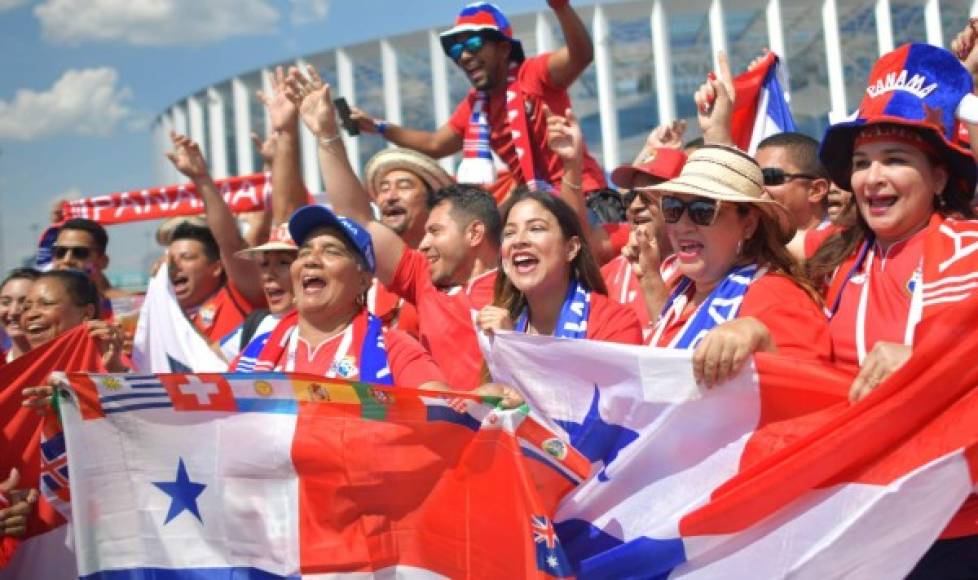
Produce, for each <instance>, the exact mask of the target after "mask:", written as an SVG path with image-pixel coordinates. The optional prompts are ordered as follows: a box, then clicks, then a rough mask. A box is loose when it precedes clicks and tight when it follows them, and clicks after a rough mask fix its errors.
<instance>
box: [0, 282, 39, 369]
mask: <svg viewBox="0 0 978 580" xmlns="http://www.w3.org/2000/svg"><path fill="white" fill-rule="evenodd" d="M37 276H38V272H37V270H35V269H33V268H16V269H15V270H13V271H11V272H10V274H8V275H7V277H6V278H5V279H4V281H3V283H2V284H0V326H2V327H3V331H4V332H6V333H7V336H8V337H9V338H10V343H11V344H10V351H9V352H7V353H5V354H4V355H3V359H0V366H3V365H4V364H6V363H8V362H10V361H12V360H14V359H15V358H17V357H19V356H20V355H22V354H24V353H25V352H27V351H29V350H30V349H31V345H30V343H29V342H28V341H27V334H26V333H25V332H24V328H23V327H22V326H21V324H20V316H21V314H22V313H23V312H24V304H25V303H26V301H27V294H28V293H29V292H30V290H31V287H32V286H33V285H34V280H36V279H37Z"/></svg>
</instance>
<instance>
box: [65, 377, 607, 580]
mask: <svg viewBox="0 0 978 580" xmlns="http://www.w3.org/2000/svg"><path fill="white" fill-rule="evenodd" d="M59 393H60V395H59V404H60V409H61V416H62V423H63V425H64V433H65V441H66V447H67V452H68V463H69V465H70V469H71V472H70V485H71V499H72V521H73V525H74V540H75V550H76V553H77V558H78V571H79V576H80V577H82V578H114V577H125V578H129V579H139V578H163V577H166V578H169V577H190V576H188V575H191V576H192V577H194V578H202V579H207V578H222V579H223V578H228V577H230V576H231V575H234V576H235V577H238V576H240V577H248V578H251V577H256V578H257V577H261V578H299V577H300V576H301V577H303V578H311V577H318V576H317V575H319V574H323V575H325V574H337V573H360V574H365V575H368V574H369V575H392V576H393V575H404V576H408V577H436V576H440V577H475V578H514V577H534V576H536V577H561V576H566V575H568V574H570V566H569V563H568V560H567V556H566V554H565V553H564V551H563V547H562V545H561V543H560V541H559V539H558V538H557V535H556V532H555V530H554V528H553V526H552V518H553V512H554V510H555V509H556V506H557V504H558V502H559V500H560V498H561V497H563V496H564V495H565V494H566V493H567V492H568V491H570V490H571V489H573V488H574V487H575V486H576V485H577V484H579V483H580V481H582V479H583V478H584V477H586V475H587V473H588V471H589V469H590V462H589V461H588V460H587V459H586V458H584V457H583V456H581V455H580V454H579V453H578V452H576V451H575V450H574V449H573V448H572V447H571V446H570V445H567V444H566V443H565V442H563V441H562V440H561V439H560V438H559V437H557V436H556V435H555V434H554V432H553V431H552V430H550V429H548V428H547V427H545V426H544V425H543V424H541V423H540V422H539V421H537V420H535V419H534V418H533V417H530V416H528V415H527V413H526V411H525V409H524V410H509V411H502V410H498V409H496V408H495V407H494V406H493V403H494V401H492V400H482V399H479V398H477V397H471V396H468V397H469V398H465V399H463V406H462V407H461V408H464V409H465V411H460V410H459V409H460V407H459V401H458V400H450V399H446V397H445V396H444V395H441V394H439V393H436V392H433V391H419V390H410V389H399V388H388V387H377V386H373V385H368V384H364V383H349V382H345V381H340V380H336V379H326V378H323V377H319V376H314V375H303V374H279V373H265V374H196V375H194V374H182V375H181V374H170V375H158V376H151V375H146V376H125V375H95V374H91V375H90V374H72V375H70V384H66V385H65V386H63V387H62V388H61V389H59ZM464 397H466V396H465V395H463V398H464Z"/></svg>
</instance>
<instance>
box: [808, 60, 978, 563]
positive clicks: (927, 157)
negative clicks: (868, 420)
mask: <svg viewBox="0 0 978 580" xmlns="http://www.w3.org/2000/svg"><path fill="white" fill-rule="evenodd" d="M972 91H973V81H972V77H971V76H970V75H969V73H968V71H967V70H965V68H964V67H963V66H961V63H960V62H959V61H958V60H957V59H956V58H955V57H954V56H953V55H952V54H951V53H950V52H948V51H946V50H944V49H941V48H938V47H935V46H930V45H924V44H907V45H904V46H901V47H900V48H898V49H896V50H894V51H893V52H890V53H888V54H885V55H883V56H882V57H880V59H879V60H878V61H877V62H876V64H875V65H874V67H873V69H872V71H871V72H870V75H869V81H868V83H867V88H866V93H865V94H864V96H863V100H862V102H861V103H860V105H859V110H858V111H857V112H856V114H855V116H854V117H853V118H852V119H849V120H847V121H845V122H842V123H838V124H836V125H833V126H831V127H829V129H828V130H827V131H826V133H825V137H824V138H823V140H822V147H821V151H820V153H819V154H820V157H821V159H822V163H823V164H825V166H826V168H827V169H828V170H829V173H830V174H831V176H832V179H833V180H834V181H835V182H836V183H838V184H839V185H840V186H842V187H844V188H846V189H849V190H850V191H852V192H853V195H854V200H855V206H856V209H857V210H858V212H857V214H858V215H857V223H856V224H855V225H854V226H851V227H849V228H847V229H846V230H844V231H842V232H840V233H839V234H836V235H834V236H833V237H831V238H829V239H828V240H827V241H826V242H825V243H824V244H823V245H822V247H821V248H820V249H819V251H818V252H817V253H816V254H815V256H814V257H813V258H812V259H811V260H810V261H809V263H808V268H809V272H810V273H811V274H812V276H813V279H815V280H825V279H829V285H828V286H829V289H828V294H827V297H826V305H827V306H828V310H829V312H830V313H831V320H830V323H829V326H830V329H831V334H832V349H833V358H834V359H835V362H836V363H837V364H838V365H840V366H843V367H849V368H852V369H856V368H858V374H857V376H856V379H855V381H853V384H852V386H851V388H850V391H849V398H850V400H851V401H853V402H855V401H859V400H861V399H863V398H864V397H866V396H867V395H869V394H870V393H871V392H873V391H874V390H875V389H876V388H877V386H879V385H880V383H882V382H883V381H884V380H885V379H886V378H887V377H889V376H890V375H891V374H893V373H894V372H895V371H896V370H897V369H898V368H900V367H901V366H902V365H903V364H904V363H905V362H906V361H907V359H908V358H910V355H911V352H912V351H913V348H914V344H915V338H916V337H915V330H916V328H917V327H918V324H919V323H920V322H921V321H928V320H933V319H934V318H935V317H940V318H938V320H940V326H941V327H943V328H945V329H948V330H949V336H955V340H958V339H959V336H960V335H959V334H958V333H955V332H953V331H951V329H954V328H955V325H956V324H957V322H956V321H957V319H958V318H959V316H956V314H957V313H959V312H960V309H961V308H963V307H965V306H966V305H967V304H969V302H970V303H972V304H973V302H971V301H972V300H973V299H974V297H975V294H974V278H975V272H976V271H978V253H976V250H978V245H976V244H975V242H974V241H975V239H978V222H976V221H973V220H971V219H964V218H971V217H973V215H974V214H973V211H972V208H971V201H972V198H973V195H974V191H975V181H976V172H975V158H974V156H973V155H972V154H971V152H970V151H969V150H968V149H966V148H965V147H962V146H961V145H959V144H958V143H957V141H956V135H957V134H958V129H959V127H960V123H959V122H958V119H957V118H956V113H958V114H960V113H962V112H967V110H968V109H969V108H972V110H974V109H973V107H974V104H975V102H976V101H978V100H976V99H975V97H974V95H972V94H971V93H972ZM972 115H973V114H972ZM816 276H817V278H816ZM961 331H962V332H971V331H973V329H971V328H968V329H961ZM935 388H940V385H935ZM941 538H942V540H943V541H938V542H937V543H936V544H935V545H934V547H933V548H931V550H930V551H929V552H928V553H927V554H925V555H924V558H923V559H922V560H921V561H920V563H918V565H917V567H916V568H915V569H914V571H913V572H912V573H911V575H910V577H911V578H975V577H978V499H976V497H975V496H974V495H972V496H971V497H970V498H969V500H968V501H966V502H965V504H964V505H963V506H962V508H961V510H960V511H959V512H958V514H957V515H956V516H955V517H954V519H952V521H951V523H950V524H949V525H948V527H947V528H946V529H945V530H944V533H943V534H942V535H941Z"/></svg>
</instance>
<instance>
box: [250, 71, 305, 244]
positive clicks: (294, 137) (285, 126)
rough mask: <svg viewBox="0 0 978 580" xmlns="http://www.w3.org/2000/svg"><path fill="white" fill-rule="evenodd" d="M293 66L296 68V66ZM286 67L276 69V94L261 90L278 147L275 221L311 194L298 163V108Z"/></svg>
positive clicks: (274, 169) (274, 160)
mask: <svg viewBox="0 0 978 580" xmlns="http://www.w3.org/2000/svg"><path fill="white" fill-rule="evenodd" d="M293 70H294V69H293ZM285 79H286V75H285V71H284V70H283V69H282V67H278V68H276V69H275V75H274V76H273V77H272V91H273V94H271V95H267V94H265V93H263V92H262V91H258V100H260V101H261V102H262V104H264V105H265V108H266V109H267V110H268V115H269V118H270V119H271V121H272V131H273V133H274V135H275V148H274V154H273V155H272V224H274V225H278V224H281V223H283V222H285V221H288V219H289V218H290V217H291V216H292V214H293V213H295V210H297V209H299V208H300V207H302V206H304V205H306V201H307V199H308V194H307V193H306V187H305V185H304V184H303V183H302V171H301V169H300V167H299V159H300V153H299V111H298V108H297V107H296V105H295V103H293V102H292V101H291V100H290V99H289V97H288V95H287V94H286V88H285Z"/></svg>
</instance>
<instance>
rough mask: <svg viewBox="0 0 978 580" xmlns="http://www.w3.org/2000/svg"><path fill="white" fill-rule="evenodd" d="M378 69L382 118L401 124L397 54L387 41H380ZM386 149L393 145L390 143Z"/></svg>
mask: <svg viewBox="0 0 978 580" xmlns="http://www.w3.org/2000/svg"><path fill="white" fill-rule="evenodd" d="M380 69H381V71H382V74H383V76H384V116H385V117H386V118H387V121H389V122H391V123H394V124H396V125H400V124H401V79H400V77H399V75H398V72H397V52H396V51H395V50H394V45H392V44H391V42H390V41H389V40H387V39H384V40H381V41H380ZM387 146H388V147H394V146H395V145H394V144H393V143H391V142H390V141H388V142H387Z"/></svg>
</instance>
